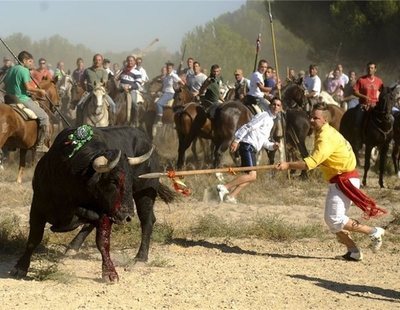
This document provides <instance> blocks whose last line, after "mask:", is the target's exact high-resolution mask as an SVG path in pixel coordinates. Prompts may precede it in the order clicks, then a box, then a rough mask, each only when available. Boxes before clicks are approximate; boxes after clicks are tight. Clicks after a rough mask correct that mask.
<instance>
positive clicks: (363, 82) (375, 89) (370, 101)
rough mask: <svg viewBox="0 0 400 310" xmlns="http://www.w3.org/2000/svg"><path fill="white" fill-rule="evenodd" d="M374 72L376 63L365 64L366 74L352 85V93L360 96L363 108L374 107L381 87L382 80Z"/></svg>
mask: <svg viewBox="0 0 400 310" xmlns="http://www.w3.org/2000/svg"><path fill="white" fill-rule="evenodd" d="M375 72H376V64H375V63H373V62H369V63H368V64H367V74H366V75H364V76H362V77H360V78H359V79H358V80H357V82H356V84H355V85H354V87H353V90H354V95H355V96H357V97H358V98H360V104H361V105H362V106H361V107H362V108H364V110H369V108H374V107H375V105H376V104H377V102H378V98H379V94H380V92H381V90H382V88H383V82H382V80H381V79H380V78H379V77H377V76H376V75H375Z"/></svg>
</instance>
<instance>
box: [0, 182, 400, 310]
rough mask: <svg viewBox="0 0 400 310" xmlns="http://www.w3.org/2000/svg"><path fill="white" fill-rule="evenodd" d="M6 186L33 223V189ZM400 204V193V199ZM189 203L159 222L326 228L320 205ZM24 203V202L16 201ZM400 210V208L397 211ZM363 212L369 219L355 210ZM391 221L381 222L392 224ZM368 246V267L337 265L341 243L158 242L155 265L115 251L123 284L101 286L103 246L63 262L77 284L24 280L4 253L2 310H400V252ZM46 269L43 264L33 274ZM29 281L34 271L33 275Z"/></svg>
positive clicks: (162, 209)
mask: <svg viewBox="0 0 400 310" xmlns="http://www.w3.org/2000/svg"><path fill="white" fill-rule="evenodd" d="M15 186H16V185H15V184H13V183H11V182H2V183H1V184H0V191H1V192H0V194H1V195H2V196H3V197H5V196H4V195H7V193H10V192H11V193H13V195H18V196H23V195H25V196H26V199H24V200H23V201H24V202H25V203H24V204H21V203H16V204H15V205H12V204H11V205H9V206H8V207H4V206H2V207H1V208H0V216H4V215H6V214H7V215H10V214H12V213H14V214H17V215H18V216H20V217H21V221H22V225H26V224H27V220H28V212H29V206H28V205H29V197H30V194H31V193H30V183H29V182H25V183H24V184H23V185H22V186H20V187H19V189H17V190H15V189H13V190H12V191H11V188H15ZM396 195H397V197H399V196H398V194H396ZM209 199H210V201H208V202H202V201H197V200H196V199H194V198H187V199H186V200H183V201H181V202H178V203H174V204H171V205H169V206H168V205H165V204H164V203H162V202H160V201H157V203H156V206H155V211H156V216H157V220H158V222H168V223H169V224H170V225H172V226H173V227H174V228H176V229H179V228H184V227H185V226H188V225H190V223H193V222H194V221H196V219H198V218H199V216H201V215H205V214H213V215H215V216H218V217H222V218H224V219H226V220H243V221H245V220H247V219H250V218H252V217H254V216H255V215H257V216H258V215H259V216H263V215H272V214H279V215H281V216H282V217H283V218H285V220H288V221H289V222H293V223H296V224H297V225H301V224H310V223H319V224H323V218H322V216H323V215H322V214H323V202H321V204H320V205H314V206H304V205H273V206H271V205H270V204H268V199H267V198H266V199H265V200H264V201H262V202H258V201H257V203H254V204H250V203H247V204H244V203H240V204H238V205H229V204H226V203H223V204H219V203H217V202H215V201H213V199H212V197H211V198H210V197H209ZM16 201H20V200H18V199H16ZM394 207H398V205H396V206H394ZM352 212H353V214H357V215H358V216H359V215H360V214H359V212H358V211H357V210H354V208H353V211H352ZM389 220H390V219H389V218H386V219H381V220H378V221H377V224H379V225H385V224H387V223H388V221H389ZM368 244H369V240H368V238H361V239H360V245H361V246H362V248H363V249H364V260H363V261H362V262H357V263H354V262H346V261H342V260H338V259H334V257H335V256H336V255H338V254H343V253H344V249H343V247H342V246H341V245H340V244H338V243H337V242H336V240H335V239H334V237H333V236H332V237H331V238H330V236H329V235H328V238H327V239H326V240H325V241H321V240H320V239H302V240H299V241H294V242H274V241H266V240H260V239H230V238H221V239H214V238H211V239H205V240H196V239H190V238H175V239H173V241H172V243H171V244H168V245H160V244H156V243H152V246H151V249H150V259H149V263H148V264H137V265H127V264H126V261H127V260H128V259H130V258H133V257H134V255H135V254H136V251H137V249H136V248H135V249H126V250H113V248H112V246H111V257H112V259H113V261H114V263H115V264H116V265H117V271H118V273H119V276H120V281H119V282H118V283H116V284H111V285H110V284H105V283H104V282H102V280H101V259H100V255H99V253H98V251H97V250H96V249H95V248H89V249H84V250H82V251H83V252H84V253H83V254H84V255H82V254H79V253H78V254H77V255H75V256H71V257H69V256H68V257H64V258H62V259H61V261H59V262H57V266H58V270H59V271H60V272H63V273H65V274H68V275H69V276H68V278H69V281H67V283H64V281H59V280H57V279H55V280H45V281H37V280H33V279H29V277H28V279H26V280H15V279H12V278H10V277H9V276H8V272H9V271H10V269H11V268H12V267H13V265H14V264H15V263H16V260H17V259H18V255H17V254H15V255H4V254H2V253H0V301H1V306H0V308H1V309H357V308H360V309H399V307H400V281H399V278H400V277H399V275H400V268H399V252H400V251H399V246H398V244H395V243H393V242H389V241H387V242H385V243H384V245H383V247H382V250H381V251H380V252H379V253H377V254H373V253H372V252H371V250H370V249H368ZM43 265H46V262H43V261H41V260H40V259H37V258H36V259H35V258H34V260H33V263H32V267H31V268H32V269H40V268H44V266H43ZM28 276H29V273H28Z"/></svg>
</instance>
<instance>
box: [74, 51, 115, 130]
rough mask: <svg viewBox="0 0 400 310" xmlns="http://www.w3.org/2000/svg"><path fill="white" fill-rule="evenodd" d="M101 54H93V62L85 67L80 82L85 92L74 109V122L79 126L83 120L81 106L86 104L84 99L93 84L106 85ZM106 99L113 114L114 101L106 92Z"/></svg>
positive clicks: (106, 78) (106, 79)
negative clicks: (75, 109)
mask: <svg viewBox="0 0 400 310" xmlns="http://www.w3.org/2000/svg"><path fill="white" fill-rule="evenodd" d="M103 60H104V58H103V56H102V55H101V54H95V55H94V56H93V64H92V66H91V67H89V68H87V69H85V71H84V73H83V75H82V77H81V80H80V84H81V85H82V86H83V88H84V89H85V92H84V93H83V95H82V98H81V100H80V101H79V102H78V104H77V107H78V109H77V111H76V124H77V125H78V126H79V125H81V124H82V122H83V108H84V106H85V104H86V101H87V100H88V99H89V97H90V94H91V92H92V91H93V89H94V85H95V84H102V85H106V83H107V81H108V74H107V71H106V70H104V68H103ZM106 100H107V102H108V104H109V105H110V109H111V112H112V113H113V114H115V111H116V106H115V102H114V101H113V100H112V99H111V97H110V96H109V95H108V94H106Z"/></svg>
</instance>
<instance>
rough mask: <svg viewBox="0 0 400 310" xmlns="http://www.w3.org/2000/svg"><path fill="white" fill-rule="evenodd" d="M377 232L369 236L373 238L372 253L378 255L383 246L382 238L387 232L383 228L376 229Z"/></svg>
mask: <svg viewBox="0 0 400 310" xmlns="http://www.w3.org/2000/svg"><path fill="white" fill-rule="evenodd" d="M375 229H376V231H375V232H374V233H373V234H371V235H369V236H370V238H371V249H372V252H374V253H376V252H378V250H379V249H380V248H381V246H382V236H383V235H384V234H385V230H384V229H383V228H381V227H375Z"/></svg>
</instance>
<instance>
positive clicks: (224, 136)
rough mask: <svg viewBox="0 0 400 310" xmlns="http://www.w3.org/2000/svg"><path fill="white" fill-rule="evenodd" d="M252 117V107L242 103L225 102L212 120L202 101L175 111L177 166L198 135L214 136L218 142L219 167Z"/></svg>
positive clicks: (203, 136) (216, 164)
mask: <svg viewBox="0 0 400 310" xmlns="http://www.w3.org/2000/svg"><path fill="white" fill-rule="evenodd" d="M250 119H251V113H250V110H249V109H247V108H246V107H245V106H244V105H243V104H242V103H241V102H237V101H231V102H227V103H224V104H221V105H220V106H219V107H218V108H217V109H216V111H215V115H214V118H212V119H210V118H209V117H208V115H207V113H206V111H205V110H204V108H203V107H202V106H201V105H200V104H199V103H194V102H191V103H188V104H186V105H185V106H181V107H180V108H178V109H177V110H176V112H175V128H176V132H177V134H178V140H179V147H178V161H177V168H178V169H181V168H182V167H183V165H184V162H185V152H186V150H187V149H188V148H189V147H190V145H191V144H192V143H193V142H194V140H195V139H196V138H205V139H210V140H211V141H212V143H213V144H214V152H213V153H214V154H213V155H214V159H213V167H214V168H215V167H219V166H220V164H221V156H222V154H223V153H224V152H225V151H226V150H227V149H228V147H229V144H230V143H231V142H232V140H233V136H234V134H235V131H236V130H237V129H238V128H239V127H240V126H242V125H244V124H246V123H247V122H248V121H249V120H250Z"/></svg>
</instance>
